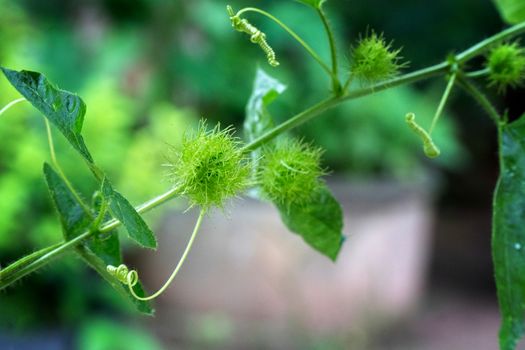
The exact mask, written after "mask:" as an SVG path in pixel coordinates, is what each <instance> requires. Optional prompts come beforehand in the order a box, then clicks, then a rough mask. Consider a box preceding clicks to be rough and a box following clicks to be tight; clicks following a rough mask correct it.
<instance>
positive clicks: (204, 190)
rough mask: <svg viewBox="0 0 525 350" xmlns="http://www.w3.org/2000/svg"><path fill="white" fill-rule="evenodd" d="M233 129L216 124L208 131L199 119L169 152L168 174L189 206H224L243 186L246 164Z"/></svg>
mask: <svg viewBox="0 0 525 350" xmlns="http://www.w3.org/2000/svg"><path fill="white" fill-rule="evenodd" d="M232 133H233V129H232V128H226V129H222V130H221V129H220V126H219V125H217V126H216V127H215V128H213V129H212V130H209V131H207V130H206V123H205V122H201V123H200V124H199V127H198V129H197V130H196V131H195V132H193V133H188V134H186V135H185V136H184V137H183V140H182V144H181V147H180V149H179V150H177V151H175V153H174V155H173V156H172V163H171V164H169V167H170V174H169V175H170V177H171V178H172V179H173V181H174V182H175V186H176V187H177V188H178V189H179V190H180V192H181V193H182V194H183V195H185V196H187V197H188V199H189V200H190V204H191V205H192V206H194V205H198V206H200V207H201V208H203V209H204V210H207V209H209V208H211V207H223V206H224V203H225V201H226V200H227V199H229V198H231V197H233V196H235V195H237V194H238V193H239V192H240V191H242V190H244V189H245V188H246V185H247V180H248V176H249V167H248V164H247V162H246V159H245V157H244V155H243V152H242V151H241V149H240V147H239V143H240V141H239V140H238V139H237V138H235V137H234V136H233V135H232Z"/></svg>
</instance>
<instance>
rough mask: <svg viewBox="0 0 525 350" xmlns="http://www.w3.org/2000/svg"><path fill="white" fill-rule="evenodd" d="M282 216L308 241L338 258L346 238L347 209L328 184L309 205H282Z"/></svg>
mask: <svg viewBox="0 0 525 350" xmlns="http://www.w3.org/2000/svg"><path fill="white" fill-rule="evenodd" d="M278 209H279V212H280V214H281V219H282V220H283V222H284V224H285V225H286V226H287V227H288V228H289V229H290V230H291V231H293V232H295V233H297V234H299V235H300V236H302V237H303V239H304V240H305V242H306V243H308V244H309V245H310V246H311V247H312V248H314V249H315V250H317V251H319V252H320V253H322V254H324V255H326V256H327V257H329V258H330V259H331V260H332V261H335V260H336V259H337V255H338V254H339V251H340V250H341V246H342V244H343V242H344V239H345V238H344V236H343V234H342V230H343V211H342V209H341V206H340V205H339V203H338V202H337V200H336V199H335V198H334V197H333V195H332V194H331V193H330V190H329V189H328V188H326V187H322V188H321V189H320V190H319V191H317V192H316V194H315V195H314V197H313V198H312V201H311V203H309V204H307V205H302V206H299V205H291V206H285V205H283V206H278Z"/></svg>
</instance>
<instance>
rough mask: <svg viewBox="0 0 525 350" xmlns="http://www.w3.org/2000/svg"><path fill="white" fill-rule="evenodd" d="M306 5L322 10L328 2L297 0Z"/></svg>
mask: <svg viewBox="0 0 525 350" xmlns="http://www.w3.org/2000/svg"><path fill="white" fill-rule="evenodd" d="M295 1H298V2H300V3H303V4H305V5H309V6H312V7H313V8H316V9H320V8H321V6H323V4H324V3H325V2H326V0H295Z"/></svg>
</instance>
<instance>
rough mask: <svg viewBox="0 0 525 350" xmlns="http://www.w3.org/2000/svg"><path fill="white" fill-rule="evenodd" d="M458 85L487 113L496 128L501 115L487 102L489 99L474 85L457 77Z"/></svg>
mask: <svg viewBox="0 0 525 350" xmlns="http://www.w3.org/2000/svg"><path fill="white" fill-rule="evenodd" d="M458 85H459V86H461V87H462V88H463V90H465V91H466V92H467V93H468V94H469V95H470V96H472V98H474V100H476V101H477V102H478V103H479V104H480V106H481V107H482V108H483V109H484V110H485V112H487V114H488V116H489V117H490V118H491V119H492V121H494V123H495V124H496V126H498V125H499V124H500V123H501V121H502V118H501V115H500V114H499V113H498V111H497V110H496V107H494V105H493V104H492V102H490V101H489V99H488V98H487V97H486V96H485V94H483V92H481V91H480V90H479V89H478V88H477V87H476V85H474V84H473V83H471V82H470V81H468V80H467V79H465V78H464V77H462V76H459V77H458Z"/></svg>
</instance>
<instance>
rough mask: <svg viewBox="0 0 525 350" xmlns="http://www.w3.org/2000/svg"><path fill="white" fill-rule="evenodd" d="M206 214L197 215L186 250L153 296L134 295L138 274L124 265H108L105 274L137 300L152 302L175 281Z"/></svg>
mask: <svg viewBox="0 0 525 350" xmlns="http://www.w3.org/2000/svg"><path fill="white" fill-rule="evenodd" d="M205 214H206V211H205V210H201V212H200V214H199V218H198V219H197V222H196V223H195V227H194V229H193V233H192V234H191V237H190V240H189V242H188V244H187V245H186V249H185V250H184V253H183V254H182V257H181V258H180V260H179V262H178V263H177V266H176V267H175V269H174V270H173V272H172V273H171V276H170V277H169V278H168V280H167V281H166V283H164V285H163V286H162V287H161V288H160V289H159V290H158V291H157V292H156V293H154V294H152V295H150V296H148V297H141V296H139V295H137V293H135V290H134V289H133V287H134V286H135V285H136V284H137V283H138V281H139V274H138V273H137V271H135V270H130V269H129V268H128V267H127V266H126V265H124V264H121V265H119V266H118V267H115V266H113V265H108V266H107V267H106V270H107V272H108V273H109V274H110V275H111V276H113V277H115V278H116V279H117V280H119V282H121V283H123V284H125V285H127V286H128V288H129V291H130V293H131V294H132V295H133V296H134V297H135V298H136V299H138V300H143V301H146V300H152V299H155V298H156V297H158V296H159V295H161V294H162V293H164V291H165V290H166V289H167V288H168V287H169V285H170V284H171V282H173V280H174V279H175V276H177V273H178V272H179V270H180V268H181V267H182V265H183V264H184V261H185V260H186V257H187V256H188V253H189V252H190V250H191V247H192V245H193V241H194V240H195V237H196V236H197V232H199V228H200V226H201V223H202V219H203V218H204V215H205Z"/></svg>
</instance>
